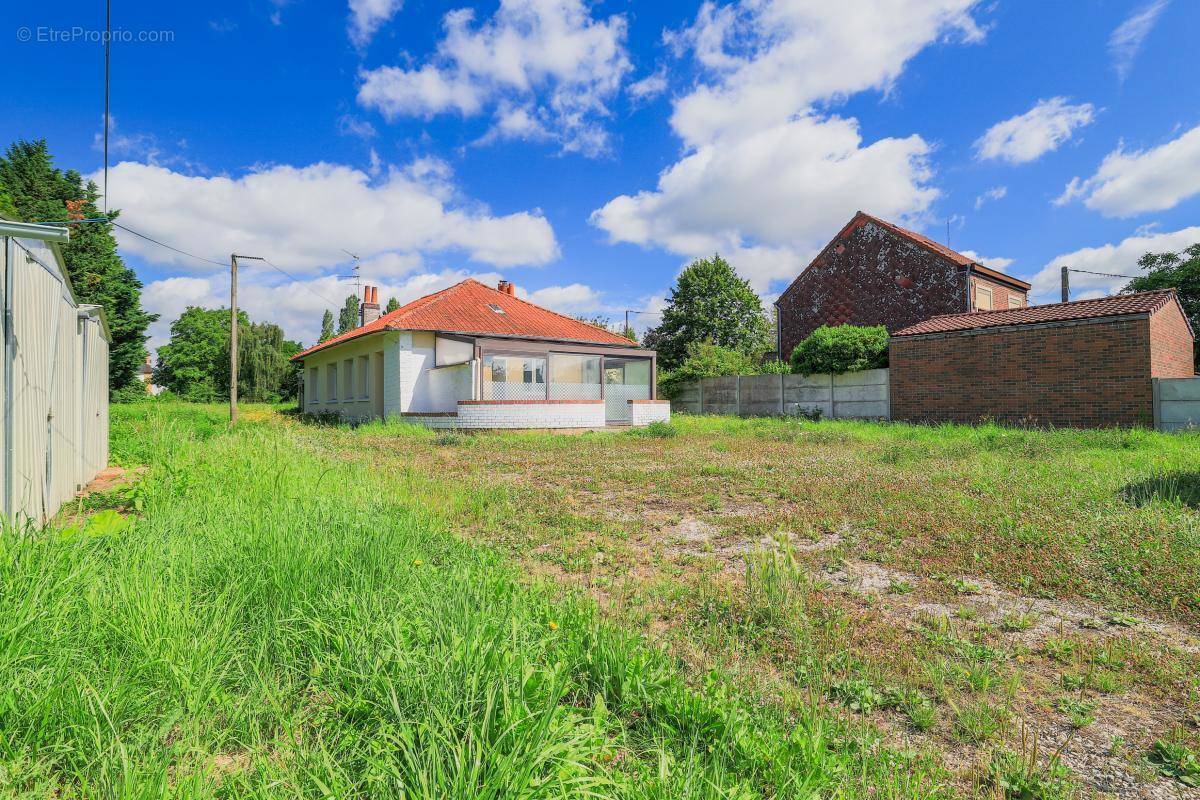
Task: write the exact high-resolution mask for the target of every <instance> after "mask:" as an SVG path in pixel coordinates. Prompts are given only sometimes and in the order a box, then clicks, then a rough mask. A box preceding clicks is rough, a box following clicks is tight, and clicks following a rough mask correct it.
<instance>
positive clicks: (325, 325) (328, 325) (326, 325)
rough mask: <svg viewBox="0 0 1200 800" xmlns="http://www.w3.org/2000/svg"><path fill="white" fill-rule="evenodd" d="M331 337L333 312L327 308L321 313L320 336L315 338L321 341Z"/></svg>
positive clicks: (318, 341)
mask: <svg viewBox="0 0 1200 800" xmlns="http://www.w3.org/2000/svg"><path fill="white" fill-rule="evenodd" d="M332 338H333V313H332V312H330V310H329V309H328V308H327V309H325V313H324V314H323V315H321V336H320V337H319V338H318V339H317V343H318V344H319V343H321V342H324V341H327V340H329V339H332Z"/></svg>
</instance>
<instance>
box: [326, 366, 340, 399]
mask: <svg viewBox="0 0 1200 800" xmlns="http://www.w3.org/2000/svg"><path fill="white" fill-rule="evenodd" d="M337 390H338V365H337V362H336V361H330V362H329V363H328V364H326V365H325V392H326V394H328V395H329V397H327V398H325V402H327V403H336V402H337V401H338V398H337Z"/></svg>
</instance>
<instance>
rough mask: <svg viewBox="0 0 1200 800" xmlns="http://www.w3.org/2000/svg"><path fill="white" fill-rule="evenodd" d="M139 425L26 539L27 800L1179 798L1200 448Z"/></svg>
mask: <svg viewBox="0 0 1200 800" xmlns="http://www.w3.org/2000/svg"><path fill="white" fill-rule="evenodd" d="M243 418H244V423H243V424H242V425H241V426H239V428H238V429H237V430H236V431H233V432H230V431H229V430H227V428H226V426H225V423H224V417H223V413H222V410H221V409H219V408H216V407H200V406H186V405H174V404H165V403H164V404H160V403H145V404H139V405H135V406H124V407H114V409H113V459H114V461H116V462H117V463H120V464H122V465H123V466H126V467H129V468H133V467H144V468H145V469H144V471H143V472H139V473H137V476H138V477H137V478H136V479H135V480H133V481H132V482H130V483H128V484H126V485H122V486H119V487H117V488H114V489H111V490H109V491H106V492H103V493H99V494H93V495H91V496H89V497H87V498H84V499H83V500H81V501H80V503H79V505H78V506H77V507H76V508H74V509H71V510H70V512H67V513H64V514H63V515H62V518H61V519H60V521H59V524H58V525H57V526H56V527H55V528H53V529H51V530H48V531H46V532H41V533H35V532H30V531H25V532H19V531H12V532H9V533H8V534H7V535H5V536H4V537H3V538H0V692H2V693H0V796H30V797H47V796H53V797H246V796H262V797H268V796H269V797H279V796H288V797H293V796H296V797H300V796H302V797H339V798H340V797H372V798H374V797H410V798H443V797H461V798H468V797H471V798H473V797H496V798H500V797H522V798H525V797H528V798H542V797H547V798H549V797H587V796H596V797H630V798H640V797H647V798H650V797H662V798H668V797H670V798H675V797H696V798H700V797H714V798H715V797H723V798H750V797H763V796H766V797H829V798H847V799H848V798H860V797H862V798H866V797H873V798H874V797H881V798H897V799H899V798H918V797H920V798H926V797H935V798H936V797H947V798H948V797H960V796H1003V795H1005V794H1007V795H1008V796H1010V797H1027V798H1066V797H1073V796H1089V795H1094V794H1098V793H1101V792H1104V793H1111V794H1115V795H1118V796H1126V797H1137V796H1146V797H1175V796H1178V797H1184V796H1187V793H1188V792H1194V791H1195V790H1194V789H1190V788H1189V786H1192V785H1195V783H1197V782H1200V764H1198V763H1197V761H1196V754H1197V745H1198V738H1197V728H1196V725H1197V714H1198V712H1200V685H1198V678H1197V675H1200V643H1198V642H1197V634H1198V632H1200V514H1198V512H1197V506H1200V477H1198V475H1197V472H1196V470H1197V469H1198V466H1197V465H1200V438H1198V437H1194V436H1177V437H1166V436H1161V435H1157V434H1152V433H1146V432H1137V431H1134V432H1119V431H1107V432H1071V431H1051V432H1036V431H1013V430H1004V429H1000V428H994V427H982V428H975V429H971V428H937V429H927V428H913V427H907V426H899V425H897V426H885V425H874V424H865V423H816V424H813V423H805V422H797V421H784V420H732V419H714V418H694V419H681V420H679V421H677V423H675V424H674V425H672V426H666V427H662V426H660V427H656V428H654V429H652V430H649V431H639V432H611V433H609V432H606V433H593V434H584V435H576V436H554V435H548V434H534V433H509V434H484V435H477V436H465V435H461V434H454V433H435V432H431V431H426V430H423V429H416V428H412V427H409V426H405V425H401V424H395V423H379V424H373V425H365V426H361V427H359V428H355V429H351V428H345V427H318V426H313V425H307V424H304V423H301V422H299V421H297V420H295V419H292V418H289V417H287V416H285V415H281V414H279V413H278V412H277V411H275V410H273V409H270V408H266V407H262V408H251V409H248V410H247V411H246V412H244V415H243Z"/></svg>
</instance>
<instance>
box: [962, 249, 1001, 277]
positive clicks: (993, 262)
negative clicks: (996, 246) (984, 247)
mask: <svg viewBox="0 0 1200 800" xmlns="http://www.w3.org/2000/svg"><path fill="white" fill-rule="evenodd" d="M958 252H960V253H962V254H963V255H964V256H966V257H967V258H969V259H971V260H973V261H975V262H976V263H978V264H983V265H984V266H985V267H991V268H992V269H998V270H1000V271H1001V272H1003V271H1004V270H1005V269H1006V268H1007V267H1008V266H1009V265H1011V264H1012V263H1013V259H1011V258H988V257H987V256H981V255H979V253H976V252H975V251H974V250H959V251H958Z"/></svg>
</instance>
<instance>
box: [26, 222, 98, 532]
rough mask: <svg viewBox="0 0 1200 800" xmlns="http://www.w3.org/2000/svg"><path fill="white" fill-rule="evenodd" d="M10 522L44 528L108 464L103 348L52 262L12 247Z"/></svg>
mask: <svg viewBox="0 0 1200 800" xmlns="http://www.w3.org/2000/svg"><path fill="white" fill-rule="evenodd" d="M5 244H6V247H5V248H4V250H5V253H6V256H7V258H6V261H7V264H6V272H7V274H6V276H5V278H6V280H5V283H6V287H7V290H8V291H9V292H11V294H10V296H9V298H8V303H7V304H6V305H7V308H8V309H9V311H10V313H9V316H8V317H7V319H6V330H5V344H6V347H5V355H4V357H5V358H6V359H7V360H9V365H8V367H9V368H8V369H7V370H6V375H7V376H8V385H7V386H6V387H5V391H6V393H7V394H8V395H9V396H8V397H7V398H5V400H6V403H7V404H8V405H7V417H8V433H9V435H11V437H12V438H11V441H10V442H6V444H8V445H9V447H8V450H7V452H6V453H5V462H6V463H5V467H6V473H7V483H8V487H7V488H8V492H7V495H8V496H7V498H6V501H7V502H6V503H5V505H6V508H7V512H8V518H9V519H10V520H12V521H16V522H22V521H25V520H31V521H33V522H34V523H36V524H39V525H40V524H43V523H45V522H46V520H48V519H49V518H50V517H52V516H53V515H54V514H55V513H56V512H57V511H58V509H59V507H60V506H61V505H62V504H63V503H65V502H67V501H69V500H71V499H72V498H73V497H74V495H75V492H76V490H77V489H78V488H79V487H81V486H82V485H84V484H86V483H87V482H88V481H89V480H91V479H92V477H94V476H95V474H96V473H97V472H98V471H99V470H100V469H103V468H104V466H105V465H106V463H107V460H108V342H107V340H106V338H105V336H104V331H103V328H102V326H101V322H100V318H99V315H98V314H97V313H96V312H95V311H94V310H90V309H89V307H82V308H81V307H80V306H78V305H77V304H76V303H75V301H74V298H73V296H72V292H71V289H70V284H69V281H68V280H67V279H66V276H65V275H64V274H63V270H62V267H61V264H60V263H59V262H58V259H57V256H56V254H55V252H54V250H52V249H51V248H50V247H49V246H47V245H46V244H45V243H43V242H40V241H36V240H27V239H8V240H7V241H6V242H5Z"/></svg>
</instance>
